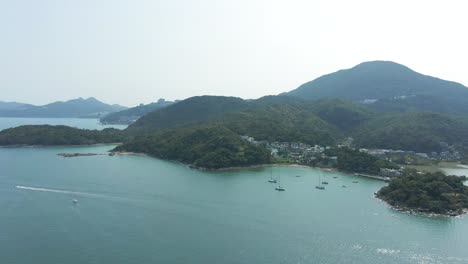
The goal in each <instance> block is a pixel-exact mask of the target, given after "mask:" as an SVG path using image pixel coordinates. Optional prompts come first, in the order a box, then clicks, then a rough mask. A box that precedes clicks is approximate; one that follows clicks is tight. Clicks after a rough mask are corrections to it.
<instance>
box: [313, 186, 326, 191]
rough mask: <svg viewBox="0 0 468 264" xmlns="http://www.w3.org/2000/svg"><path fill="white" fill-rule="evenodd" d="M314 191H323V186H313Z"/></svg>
mask: <svg viewBox="0 0 468 264" xmlns="http://www.w3.org/2000/svg"><path fill="white" fill-rule="evenodd" d="M315 188H316V189H319V190H325V187H323V186H315Z"/></svg>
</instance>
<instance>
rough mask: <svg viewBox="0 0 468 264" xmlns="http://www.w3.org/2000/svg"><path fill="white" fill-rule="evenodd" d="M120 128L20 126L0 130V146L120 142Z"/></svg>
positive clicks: (123, 136)
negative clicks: (87, 128) (93, 128)
mask: <svg viewBox="0 0 468 264" xmlns="http://www.w3.org/2000/svg"><path fill="white" fill-rule="evenodd" d="M124 139H125V135H124V133H123V132H122V131H121V130H118V129H113V128H106V129H104V130H101V131H99V130H86V129H78V128H72V127H67V126H49V125H39V126H20V127H15V128H10V129H5V130H2V131H0V146H11V145H28V146H32V145H44V146H46V145H90V144H98V143H116V142H122V141H123V140H124Z"/></svg>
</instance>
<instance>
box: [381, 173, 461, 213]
mask: <svg viewBox="0 0 468 264" xmlns="http://www.w3.org/2000/svg"><path fill="white" fill-rule="evenodd" d="M466 180H467V178H466V177H465V176H462V177H459V176H446V175H444V174H443V173H440V172H437V173H426V174H420V173H417V172H416V171H415V170H407V171H406V172H405V173H404V174H403V175H402V176H401V177H398V178H396V179H394V180H393V181H391V182H390V184H389V185H388V186H385V187H383V188H382V189H380V190H379V191H378V192H377V194H376V196H377V197H378V198H380V199H382V200H384V201H385V202H387V203H388V204H390V205H391V206H393V207H395V208H397V209H399V210H403V211H410V212H420V213H433V214H442V215H451V216H456V215H460V214H463V213H466V212H467V210H468V186H466V185H464V184H463V182H464V181H466Z"/></svg>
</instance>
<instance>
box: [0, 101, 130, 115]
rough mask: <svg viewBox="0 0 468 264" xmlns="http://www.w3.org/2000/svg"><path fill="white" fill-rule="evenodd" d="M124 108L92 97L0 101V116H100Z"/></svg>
mask: <svg viewBox="0 0 468 264" xmlns="http://www.w3.org/2000/svg"><path fill="white" fill-rule="evenodd" d="M124 109H126V107H124V106H121V105H117V104H113V105H110V104H106V103H103V102H101V101H99V100H97V99H96V98H93V97H90V98H87V99H84V98H77V99H73V100H69V101H65V102H54V103H50V104H46V105H41V106H36V105H31V104H24V103H16V102H1V101H0V117H51V118H69V117H74V118H100V117H102V116H105V115H107V114H109V113H113V112H117V111H121V110H124Z"/></svg>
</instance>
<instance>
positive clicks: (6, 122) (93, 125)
mask: <svg viewBox="0 0 468 264" xmlns="http://www.w3.org/2000/svg"><path fill="white" fill-rule="evenodd" d="M22 125H66V126H71V127H77V128H85V129H99V130H101V129H104V128H107V127H113V128H118V129H124V128H126V127H127V126H126V125H101V124H99V119H90V118H17V117H0V131H1V130H3V129H6V128H11V127H17V126H22Z"/></svg>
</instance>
